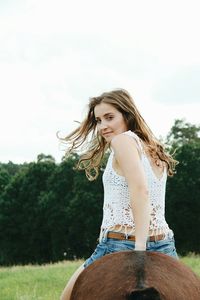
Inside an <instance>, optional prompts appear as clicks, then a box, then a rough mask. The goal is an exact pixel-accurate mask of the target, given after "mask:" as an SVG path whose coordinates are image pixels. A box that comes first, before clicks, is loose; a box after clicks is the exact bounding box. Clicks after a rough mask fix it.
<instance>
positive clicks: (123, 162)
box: [111, 134, 150, 250]
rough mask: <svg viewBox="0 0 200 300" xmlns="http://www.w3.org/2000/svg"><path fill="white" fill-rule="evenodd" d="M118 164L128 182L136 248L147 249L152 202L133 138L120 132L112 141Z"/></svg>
mask: <svg viewBox="0 0 200 300" xmlns="http://www.w3.org/2000/svg"><path fill="white" fill-rule="evenodd" d="M111 147H112V148H113V150H114V153H115V159H116V161H117V164H118V166H119V168H120V170H121V172H122V174H123V176H124V177H125V178H126V181H127V183H128V188H129V193H130V199H131V206H132V211H133V217H134V221H135V236H136V244H135V250H146V241H147V236H148V232H149V223H150V202H149V197H148V187H147V182H146V179H145V174H144V169H143V167H142V164H141V160H140V156H139V153H138V150H137V143H136V141H135V140H134V139H133V138H130V137H129V136H126V135H123V134H120V135H117V136H115V137H114V138H113V139H112V141H111Z"/></svg>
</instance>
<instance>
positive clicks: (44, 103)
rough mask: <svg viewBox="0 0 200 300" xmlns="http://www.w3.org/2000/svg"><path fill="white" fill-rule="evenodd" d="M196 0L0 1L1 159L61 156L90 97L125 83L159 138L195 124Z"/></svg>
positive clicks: (199, 59) (198, 89) (199, 95)
mask: <svg viewBox="0 0 200 300" xmlns="http://www.w3.org/2000/svg"><path fill="white" fill-rule="evenodd" d="M199 5H200V4H199V1H198V0H197V1H193V0H189V1H184V0H182V1H179V0H173V1H170V0H168V1H162V0H156V1H154V0H151V1H149V0H146V1H144V0H140V1H138V0H137V1H134V0H128V1H126V0H123V1H117V0H101V1H100V0H99V1H96V0H84V1H83V0H82V1H81V0H79V1H74V0H73V1H68V0H54V1H53V0H17V1H16V0H1V1H0V101H1V106H0V108H1V115H0V116H1V117H0V138H1V141H0V162H8V161H9V160H11V161H12V162H14V163H23V162H25V161H26V162H30V161H35V160H36V159H37V155H38V154H40V153H44V154H51V155H52V156H54V158H55V159H56V161H57V162H59V161H60V160H61V158H62V156H63V152H62V151H61V149H60V148H59V143H58V140H57V138H56V132H57V131H58V130H60V131H61V132H62V133H63V134H65V133H69V132H70V130H72V129H73V128H75V127H76V124H75V123H74V122H73V120H81V119H82V118H83V116H84V113H85V112H86V105H87V103H88V99H89V97H92V96H98V95H99V94H100V93H102V92H104V91H108V90H111V89H115V88H125V89H127V90H128V91H129V92H130V93H131V95H132V96H133V98H134V100H135V102H136V105H137V106H138V108H139V110H140V111H141V113H142V115H143V117H144V118H145V119H146V121H147V123H148V124H149V126H150V127H151V129H152V130H153V132H154V133H155V134H156V135H157V136H158V137H159V136H163V137H165V136H166V135H167V133H168V132H169V130H170V128H171V126H172V125H173V123H174V120H175V119H181V118H185V119H186V121H188V122H190V123H192V124H199V114H200V39H199V36H200V32H199V28H200V18H199V11H200V9H199V8H200V6H199Z"/></svg>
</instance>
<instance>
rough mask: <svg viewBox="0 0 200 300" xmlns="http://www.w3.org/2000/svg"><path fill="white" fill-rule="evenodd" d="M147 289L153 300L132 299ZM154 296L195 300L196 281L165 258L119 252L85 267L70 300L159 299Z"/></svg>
mask: <svg viewBox="0 0 200 300" xmlns="http://www.w3.org/2000/svg"><path fill="white" fill-rule="evenodd" d="M150 288H151V289H154V291H155V295H154V298H147V297H146V298H133V296H134V293H135V295H137V293H136V292H137V291H138V294H140V296H141V297H142V293H141V291H142V290H143V291H145V289H146V290H147V289H150ZM152 291H153V290H151V294H152ZM139 292H140V293H139ZM156 293H157V297H158V296H159V297H160V299H162V300H180V299H181V300H199V299H200V279H199V277H198V276H197V275H195V273H194V272H193V271H192V270H191V269H190V268H189V267H187V266H186V265H184V264H183V263H181V262H180V261H178V260H176V259H174V258H172V257H169V256H167V255H165V254H161V253H158V252H146V251H145V252H143V251H123V252H117V253H113V254H108V255H106V256H104V257H102V258H101V259H99V260H97V261H95V262H94V263H93V264H91V265H90V266H88V267H87V268H86V269H85V270H84V271H83V272H82V273H81V275H80V276H79V278H78V279H77V281H76V284H75V286H74V289H73V291H72V295H71V300H113V299H115V300H127V299H131V300H134V299H146V300H149V299H153V300H154V299H159V298H156ZM131 295H132V298H130V297H131ZM128 297H129V298H128ZM135 297H136V296H135ZM149 297H150V292H149Z"/></svg>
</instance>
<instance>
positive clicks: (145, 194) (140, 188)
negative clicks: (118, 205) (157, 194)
mask: <svg viewBox="0 0 200 300" xmlns="http://www.w3.org/2000/svg"><path fill="white" fill-rule="evenodd" d="M133 194H136V195H137V198H138V197H139V198H141V197H142V198H144V199H147V200H148V199H149V189H148V187H147V186H146V185H137V186H135V187H134V188H133Z"/></svg>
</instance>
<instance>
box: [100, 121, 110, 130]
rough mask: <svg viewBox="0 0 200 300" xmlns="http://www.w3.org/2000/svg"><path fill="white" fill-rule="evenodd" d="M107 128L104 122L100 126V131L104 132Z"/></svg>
mask: <svg viewBox="0 0 200 300" xmlns="http://www.w3.org/2000/svg"><path fill="white" fill-rule="evenodd" d="M107 127H108V126H107V124H106V123H104V122H101V123H100V124H99V129H100V130H103V129H105V128H107Z"/></svg>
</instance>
